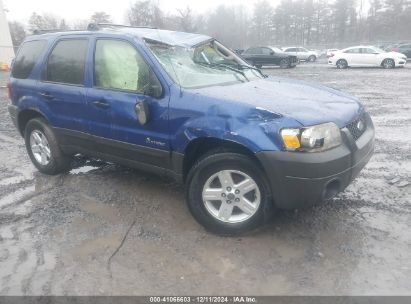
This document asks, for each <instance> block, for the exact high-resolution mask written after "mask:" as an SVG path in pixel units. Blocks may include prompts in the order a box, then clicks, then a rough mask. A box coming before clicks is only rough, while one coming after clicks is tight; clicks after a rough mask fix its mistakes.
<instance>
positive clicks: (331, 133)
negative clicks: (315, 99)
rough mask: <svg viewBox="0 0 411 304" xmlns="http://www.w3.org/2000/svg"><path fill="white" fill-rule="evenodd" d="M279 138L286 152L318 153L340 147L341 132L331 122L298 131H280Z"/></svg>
mask: <svg viewBox="0 0 411 304" xmlns="http://www.w3.org/2000/svg"><path fill="white" fill-rule="evenodd" d="M281 137H282V138H283V142H284V146H285V148H286V150H288V151H306V152H318V151H324V150H329V149H331V148H334V147H337V146H339V145H341V131H340V129H339V128H338V126H337V125H336V124H334V123H332V122H329V123H325V124H321V125H316V126H312V127H304V128H299V129H282V130H281Z"/></svg>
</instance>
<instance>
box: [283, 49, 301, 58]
mask: <svg viewBox="0 0 411 304" xmlns="http://www.w3.org/2000/svg"><path fill="white" fill-rule="evenodd" d="M285 52H286V53H289V54H291V55H293V56H296V57H297V58H298V59H301V58H300V57H299V56H298V48H288V49H286V50H285Z"/></svg>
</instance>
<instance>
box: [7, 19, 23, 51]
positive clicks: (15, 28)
mask: <svg viewBox="0 0 411 304" xmlns="http://www.w3.org/2000/svg"><path fill="white" fill-rule="evenodd" d="M9 28H10V34H11V40H12V42H13V46H14V47H18V46H19V45H20V44H21V43H22V42H23V40H24V38H26V31H25V30H24V25H23V24H22V23H20V22H17V21H12V22H9Z"/></svg>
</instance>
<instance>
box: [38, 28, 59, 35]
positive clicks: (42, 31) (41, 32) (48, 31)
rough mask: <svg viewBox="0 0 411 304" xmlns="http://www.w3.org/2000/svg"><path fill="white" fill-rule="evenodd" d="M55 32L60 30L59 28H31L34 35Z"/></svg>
mask: <svg viewBox="0 0 411 304" xmlns="http://www.w3.org/2000/svg"><path fill="white" fill-rule="evenodd" d="M56 32H61V30H59V29H47V30H43V29H35V30H33V34H34V35H40V34H46V33H56Z"/></svg>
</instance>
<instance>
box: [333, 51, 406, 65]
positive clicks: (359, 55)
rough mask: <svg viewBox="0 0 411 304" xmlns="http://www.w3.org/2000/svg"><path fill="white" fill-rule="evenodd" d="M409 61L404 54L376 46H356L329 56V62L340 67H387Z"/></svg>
mask: <svg viewBox="0 0 411 304" xmlns="http://www.w3.org/2000/svg"><path fill="white" fill-rule="evenodd" d="M406 62H407V58H406V56H405V55H404V54H401V53H397V52H386V51H384V50H382V49H380V48H377V47H375V46H354V47H350V48H347V49H344V50H341V51H338V52H335V53H333V56H331V57H330V58H328V64H329V65H333V66H336V67H337V68H339V69H345V68H348V67H355V66H362V67H371V66H378V67H383V68H385V69H393V68H395V67H403V66H405V64H406Z"/></svg>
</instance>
